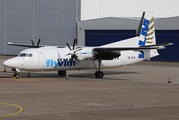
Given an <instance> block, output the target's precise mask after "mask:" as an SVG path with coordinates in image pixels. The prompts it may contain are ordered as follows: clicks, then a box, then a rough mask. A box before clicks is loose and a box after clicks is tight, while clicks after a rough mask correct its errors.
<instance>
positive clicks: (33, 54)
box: [3, 47, 158, 71]
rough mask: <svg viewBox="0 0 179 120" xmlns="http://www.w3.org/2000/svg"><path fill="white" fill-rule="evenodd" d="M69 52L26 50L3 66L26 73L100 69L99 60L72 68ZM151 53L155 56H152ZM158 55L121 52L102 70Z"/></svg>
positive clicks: (60, 49)
mask: <svg viewBox="0 0 179 120" xmlns="http://www.w3.org/2000/svg"><path fill="white" fill-rule="evenodd" d="M90 48H91V47H89V49H90ZM86 49H88V48H86ZM69 51H70V50H69V49H68V48H67V47H66V48H54V47H43V48H33V49H26V50H23V51H21V52H20V54H19V55H18V56H17V57H14V58H12V59H8V60H6V61H4V63H3V64H4V66H6V67H10V68H17V69H19V70H25V71H42V70H43V71H58V70H82V69H95V68H98V60H95V59H92V58H86V59H83V60H80V62H79V63H78V62H77V61H73V62H72V66H71V67H70V58H71V55H67V54H68V53H69ZM151 52H152V54H153V55H152V56H151ZM21 54H24V55H21ZM157 55H158V52H157V50H146V51H145V50H144V51H143V53H141V52H140V51H133V50H130V51H121V56H119V57H117V58H114V59H113V60H102V62H101V69H104V68H105V69H106V68H114V67H118V66H123V65H127V64H133V63H137V62H140V61H143V60H144V59H148V58H151V57H154V56H157ZM139 56H140V57H139ZM141 56H142V57H141Z"/></svg>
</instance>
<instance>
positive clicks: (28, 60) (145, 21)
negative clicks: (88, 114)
mask: <svg viewBox="0 0 179 120" xmlns="http://www.w3.org/2000/svg"><path fill="white" fill-rule="evenodd" d="M154 28H155V27H154V17H153V13H152V11H149V10H146V11H144V12H143V15H142V18H141V21H140V24H139V27H138V31H137V34H136V37H133V38H129V39H126V40H122V41H118V42H114V43H111V44H106V45H102V46H99V47H75V40H74V42H73V46H72V47H70V46H69V44H68V43H66V44H67V47H64V48H60V47H57V46H40V45H39V43H40V39H39V42H38V44H37V46H35V45H34V42H33V41H32V45H27V44H26V45H25V44H23V45H22V44H14V43H10V42H8V45H14V46H23V47H24V46H25V47H31V48H30V49H25V50H23V51H21V52H20V54H19V55H18V56H17V57H14V58H12V59H8V60H6V61H4V62H3V65H4V66H6V67H9V68H12V70H13V71H14V72H15V73H14V75H13V76H14V77H16V78H19V71H20V70H24V71H58V74H59V75H66V70H83V69H96V72H95V76H96V78H102V77H103V75H104V74H103V72H102V71H100V69H101V68H105V69H106V68H114V67H118V66H123V65H126V64H133V63H137V62H140V61H143V60H145V59H149V58H152V57H155V56H158V55H159V54H158V52H157V49H163V48H165V47H164V46H167V45H172V43H167V44H162V45H156V39H155V29H154Z"/></svg>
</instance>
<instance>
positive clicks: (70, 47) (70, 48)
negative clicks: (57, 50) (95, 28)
mask: <svg viewBox="0 0 179 120" xmlns="http://www.w3.org/2000/svg"><path fill="white" fill-rule="evenodd" d="M66 44H67V46H68V48H69V49H70V50H71V47H70V46H69V44H68V43H67V42H66Z"/></svg>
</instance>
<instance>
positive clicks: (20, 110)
mask: <svg viewBox="0 0 179 120" xmlns="http://www.w3.org/2000/svg"><path fill="white" fill-rule="evenodd" d="M0 104H3V105H10V106H14V107H17V108H19V110H18V111H17V112H15V113H11V114H7V115H3V116H0V118H3V117H8V116H11V115H15V114H18V113H20V112H22V111H23V110H24V109H23V108H22V107H21V106H18V105H15V104H9V103H2V102H0Z"/></svg>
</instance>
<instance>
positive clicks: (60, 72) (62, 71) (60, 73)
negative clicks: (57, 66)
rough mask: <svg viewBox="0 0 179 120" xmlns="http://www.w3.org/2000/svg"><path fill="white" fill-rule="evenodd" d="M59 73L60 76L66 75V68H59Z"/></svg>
mask: <svg viewBox="0 0 179 120" xmlns="http://www.w3.org/2000/svg"><path fill="white" fill-rule="evenodd" d="M58 75H59V76H65V75H66V70H59V71H58Z"/></svg>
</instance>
